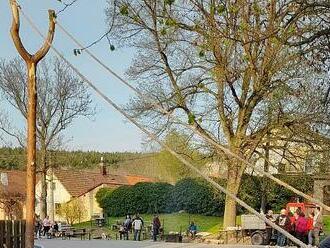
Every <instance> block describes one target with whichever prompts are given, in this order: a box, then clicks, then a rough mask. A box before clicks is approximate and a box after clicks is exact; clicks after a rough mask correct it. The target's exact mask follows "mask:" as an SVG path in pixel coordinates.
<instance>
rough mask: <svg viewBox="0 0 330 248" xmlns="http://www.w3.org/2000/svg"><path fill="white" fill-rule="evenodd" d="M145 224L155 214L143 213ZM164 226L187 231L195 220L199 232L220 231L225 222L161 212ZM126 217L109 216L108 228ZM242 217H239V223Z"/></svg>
mask: <svg viewBox="0 0 330 248" xmlns="http://www.w3.org/2000/svg"><path fill="white" fill-rule="evenodd" d="M141 217H142V218H143V220H144V222H145V225H146V226H148V225H150V224H151V221H152V218H153V215H146V214H143V215H141ZM159 218H160V221H161V223H162V226H163V227H164V231H165V233H169V232H180V231H181V232H185V231H186V230H187V228H188V225H189V222H191V221H194V222H195V224H196V225H197V228H198V231H199V232H209V233H218V232H219V230H220V228H221V226H222V222H223V218H222V217H215V216H204V215H197V214H187V213H172V214H160V215H159ZM124 219H125V218H124V217H109V218H108V219H107V224H106V226H107V228H108V229H111V226H112V225H113V224H116V223H117V221H118V222H123V221H124ZM239 222H240V218H239V217H238V223H239ZM75 226H76V227H78V228H83V227H84V228H85V227H87V228H88V227H92V223H91V222H84V223H80V224H76V225H75Z"/></svg>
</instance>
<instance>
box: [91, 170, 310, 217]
mask: <svg viewBox="0 0 330 248" xmlns="http://www.w3.org/2000/svg"><path fill="white" fill-rule="evenodd" d="M278 177H279V178H280V179H281V180H283V181H285V182H289V183H290V184H291V185H292V186H294V187H295V188H297V189H299V190H301V191H303V192H306V193H311V192H312V190H313V178H312V177H311V176H309V175H299V176H284V175H278ZM219 183H220V184H221V185H224V184H225V181H223V180H220V181H219ZM262 184H265V186H266V187H262ZM262 188H266V191H264V192H262V191H261V189H262ZM262 194H266V195H267V209H273V210H275V211H279V210H280V209H281V208H283V207H285V205H286V204H287V203H288V202H290V201H294V200H296V198H297V196H296V195H295V194H294V193H292V192H291V191H289V190H287V189H285V188H283V187H281V186H279V185H277V184H275V183H274V182H273V181H270V180H269V179H265V178H262V177H258V176H250V175H245V176H244V179H243V183H242V186H241V189H240V192H239V197H240V198H241V199H242V200H244V201H245V202H246V203H248V204H249V205H250V206H252V207H253V208H254V209H256V210H258V211H259V210H260V207H261V198H262ZM96 198H97V201H98V203H99V205H100V207H102V208H103V209H104V211H105V213H106V214H107V215H108V216H124V215H126V214H135V213H140V214H152V213H172V212H178V211H181V210H184V211H186V212H188V213H191V214H202V215H214V216H222V215H223V213H224V204H225V195H224V194H222V193H219V192H218V191H217V190H215V189H214V188H213V187H211V186H210V184H208V183H207V182H206V181H204V180H202V179H200V178H185V179H182V180H180V181H178V182H177V183H176V184H175V185H171V184H167V183H138V184H136V185H134V186H122V187H119V188H117V189H115V190H113V189H107V188H103V189H100V191H99V192H98V193H97V195H96ZM238 211H239V213H245V210H244V209H242V208H241V207H238Z"/></svg>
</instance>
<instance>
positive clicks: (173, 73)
mask: <svg viewBox="0 0 330 248" xmlns="http://www.w3.org/2000/svg"><path fill="white" fill-rule="evenodd" d="M298 13H299V14H298ZM107 14H108V20H109V25H110V30H111V32H110V35H111V37H112V38H113V39H114V40H116V41H117V43H118V44H120V45H122V46H124V45H127V46H133V47H135V48H136V49H137V51H138V52H137V54H136V56H135V60H134V62H133V65H132V66H131V68H130V69H129V70H128V76H130V78H131V79H132V80H135V81H137V82H138V86H139V89H140V90H141V92H142V93H143V94H145V95H147V96H148V98H149V99H150V100H149V101H148V100H146V99H140V98H136V99H132V101H131V104H130V106H129V107H130V109H131V111H132V114H133V115H134V116H135V117H136V118H139V119H140V120H141V121H144V122H145V125H146V126H147V127H149V128H152V129H153V130H154V131H155V132H157V133H158V134H160V135H161V134H162V133H163V132H167V131H168V130H171V128H173V126H174V127H177V126H180V125H181V126H183V124H187V123H189V124H190V125H192V126H193V127H194V128H195V129H196V130H197V131H198V132H199V134H200V135H201V136H203V137H204V138H207V139H212V140H213V141H216V142H217V143H218V144H221V145H223V146H226V147H227V148H229V149H230V151H231V152H233V153H235V154H237V155H239V156H240V157H242V158H245V159H246V160H249V159H250V158H251V157H252V156H254V155H255V154H259V151H260V148H262V147H263V146H264V144H265V143H266V142H267V141H269V142H271V144H273V145H274V144H277V148H278V147H279V146H280V145H281V146H283V144H284V143H285V142H283V141H282V139H289V138H290V139H289V142H291V141H294V138H297V137H299V136H300V137H301V140H302V142H304V143H307V141H310V142H315V141H316V139H315V137H314V134H315V133H316V132H315V130H314V127H315V126H322V129H323V130H326V127H328V125H329V121H328V118H327V116H328V115H327V113H328V106H326V105H320V99H321V98H322V96H324V95H325V93H326V87H325V85H324V84H322V80H321V79H325V78H326V70H325V67H324V66H323V65H324V64H325V63H327V61H328V57H326V59H325V60H322V59H321V58H318V56H317V52H316V51H315V49H310V48H311V47H312V44H311V43H310V42H306V44H307V45H306V44H305V45H303V46H298V44H294V43H295V42H299V40H300V39H302V38H304V36H303V37H302V36H301V35H302V34H303V33H304V34H307V33H308V31H310V30H313V27H314V26H315V27H316V26H317V25H318V24H319V23H320V22H322V18H324V17H326V16H327V15H328V14H329V12H327V11H323V12H322V13H321V14H320V15H316V14H315V12H314V14H311V12H309V11H302V10H301V9H300V4H299V3H297V1H291V0H281V1H277V0H270V1H266V0H265V1H254V0H237V1H233V0H225V1H223V0H209V1H205V0H189V1H175V0H164V1H160V0H158V1H150V0H134V1H128V0H114V1H110V2H109V8H108V9H107ZM295 14H298V17H297V18H295V17H294V16H295ZM304 17H305V19H304ZM323 23H324V22H323ZM324 25H327V24H326V23H325V24H324ZM323 37H324V36H322V38H323ZM323 52H324V54H327V55H328V54H329V53H328V52H329V50H326V49H324V50H323ZM311 61H313V62H311ZM316 64H318V65H320V66H317V67H316V66H315V65H316ZM319 79H320V80H319ZM315 88H317V89H318V91H317V92H315V90H313V89H315ZM152 102H157V103H158V104H159V105H160V106H162V107H163V108H165V109H166V110H167V111H169V112H171V113H172V114H173V115H174V116H176V117H177V119H180V120H181V121H177V120H176V121H175V122H173V120H172V119H170V118H168V116H165V115H164V114H163V112H162V111H159V109H158V108H156V107H155V105H154V104H151V103H152ZM181 130H184V128H182V129H181ZM298 130H303V131H304V132H303V133H301V134H300V133H299V132H298ZM185 131H187V130H185ZM307 134H308V136H307ZM325 135H327V133H322V134H320V135H319V136H320V137H324V136H325ZM307 137H308V138H307ZM313 137H314V138H313ZM309 138H311V139H309ZM324 140H326V141H328V140H327V139H324ZM271 144H270V145H271ZM212 149H214V150H215V151H216V153H217V156H218V157H221V158H222V160H223V161H225V162H226V166H227V168H228V179H227V190H228V191H229V192H231V193H233V194H235V195H236V194H237V192H238V190H239V187H240V184H241V179H242V175H243V173H244V171H245V169H246V165H245V164H244V163H242V162H241V161H239V160H237V159H233V158H232V157H231V156H228V155H227V154H224V153H223V151H222V150H220V149H218V148H216V147H213V148H212ZM273 150H276V147H275V145H274V147H273ZM235 220H236V203H235V201H234V200H232V199H231V198H230V197H227V198H226V206H225V216H224V226H225V227H228V226H233V225H235Z"/></svg>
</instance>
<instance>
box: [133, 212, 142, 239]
mask: <svg viewBox="0 0 330 248" xmlns="http://www.w3.org/2000/svg"><path fill="white" fill-rule="evenodd" d="M132 226H133V229H134V241H140V240H141V231H142V227H143V221H142V219H141V218H140V216H139V215H137V216H136V218H135V220H134V221H133V223H132Z"/></svg>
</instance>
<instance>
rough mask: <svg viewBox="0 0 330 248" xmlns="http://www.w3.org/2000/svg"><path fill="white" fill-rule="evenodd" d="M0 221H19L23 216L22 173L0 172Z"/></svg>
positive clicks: (23, 193) (23, 188) (23, 177)
mask: <svg viewBox="0 0 330 248" xmlns="http://www.w3.org/2000/svg"><path fill="white" fill-rule="evenodd" d="M0 177H1V183H0V219H1V220H4V219H7V218H10V219H21V218H22V217H23V216H24V215H25V205H24V202H25V197H26V192H25V180H26V173H25V172H24V171H8V170H2V171H0Z"/></svg>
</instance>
